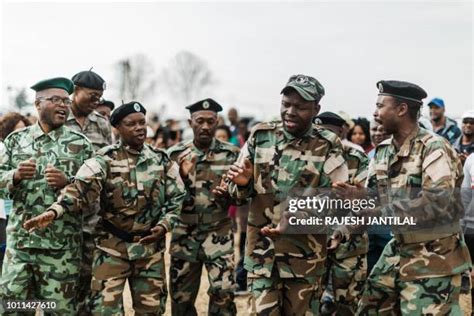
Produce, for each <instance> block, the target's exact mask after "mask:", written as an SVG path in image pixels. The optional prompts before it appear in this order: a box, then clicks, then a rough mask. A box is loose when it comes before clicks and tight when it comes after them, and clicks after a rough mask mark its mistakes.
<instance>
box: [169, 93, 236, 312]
mask: <svg viewBox="0 0 474 316" xmlns="http://www.w3.org/2000/svg"><path fill="white" fill-rule="evenodd" d="M187 109H188V110H189V111H190V112H191V119H190V120H189V124H190V126H191V128H192V129H193V133H194V139H193V140H190V141H186V142H182V143H179V144H177V145H175V146H173V147H172V148H170V149H169V154H170V157H171V159H173V160H175V161H176V162H178V163H179V165H180V173H181V176H182V177H183V180H184V183H185V185H186V198H185V201H184V204H183V210H182V213H181V215H180V217H179V224H178V225H177V227H176V228H175V229H174V230H173V233H172V237H171V243H170V254H171V265H170V294H171V300H172V301H171V302H172V303H171V311H172V314H173V315H177V316H178V315H180V316H182V315H197V313H196V308H195V307H194V303H195V301H196V296H197V294H198V291H199V284H200V280H201V271H202V266H203V264H204V265H205V267H206V269H207V272H208V278H209V291H208V294H209V311H208V313H209V315H235V314H236V307H235V304H234V294H233V291H234V238H233V232H232V223H231V220H230V218H229V217H228V216H227V210H228V208H229V206H230V204H231V202H232V201H231V199H230V198H229V196H228V194H227V195H222V193H223V192H222V190H221V187H219V188H216V187H217V186H218V185H219V184H220V182H221V180H222V177H223V175H225V173H226V172H227V170H228V169H229V167H230V166H231V165H232V163H233V162H234V161H235V160H236V159H237V156H238V154H239V149H238V148H237V147H235V146H233V145H231V144H229V143H224V142H221V141H219V140H218V139H216V138H214V133H215V130H216V128H217V123H218V122H217V113H218V112H219V111H221V110H222V107H221V106H220V105H219V104H218V103H217V102H216V101H214V100H212V99H205V100H202V101H199V102H197V103H195V104H193V105H190V106H188V107H187Z"/></svg>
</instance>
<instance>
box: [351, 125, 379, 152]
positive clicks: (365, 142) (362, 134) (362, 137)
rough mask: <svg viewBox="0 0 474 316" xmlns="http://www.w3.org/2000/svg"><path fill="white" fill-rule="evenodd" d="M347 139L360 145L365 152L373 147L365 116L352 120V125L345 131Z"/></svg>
mask: <svg viewBox="0 0 474 316" xmlns="http://www.w3.org/2000/svg"><path fill="white" fill-rule="evenodd" d="M347 139H349V140H350V141H351V142H353V143H354V144H356V145H359V146H361V147H362V149H363V150H364V152H365V153H366V154H368V153H369V152H370V151H371V150H372V149H373V148H374V146H373V145H372V141H371V140H370V132H369V121H368V120H367V119H366V118H361V117H359V118H358V119H355V120H354V127H353V128H351V129H350V130H349V132H348V133H347Z"/></svg>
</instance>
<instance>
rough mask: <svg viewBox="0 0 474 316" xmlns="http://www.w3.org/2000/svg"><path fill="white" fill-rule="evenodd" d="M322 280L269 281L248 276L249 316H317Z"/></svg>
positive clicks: (268, 279) (275, 278)
mask: <svg viewBox="0 0 474 316" xmlns="http://www.w3.org/2000/svg"><path fill="white" fill-rule="evenodd" d="M321 282H322V277H307V278H288V279H286V278H280V277H279V276H278V274H277V272H276V271H274V272H273V273H272V276H271V277H270V278H265V277H261V276H257V275H255V274H252V273H250V272H249V273H248V279H247V283H248V289H249V291H250V292H251V295H250V297H249V306H250V311H249V314H250V315H261V316H266V315H270V316H280V315H306V316H310V315H319V307H320V302H319V301H320V299H321V294H322V287H321Z"/></svg>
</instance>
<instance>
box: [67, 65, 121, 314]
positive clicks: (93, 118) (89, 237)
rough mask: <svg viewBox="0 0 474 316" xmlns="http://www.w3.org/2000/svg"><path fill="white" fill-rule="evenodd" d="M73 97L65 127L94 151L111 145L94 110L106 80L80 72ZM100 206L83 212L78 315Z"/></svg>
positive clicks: (82, 305)
mask: <svg viewBox="0 0 474 316" xmlns="http://www.w3.org/2000/svg"><path fill="white" fill-rule="evenodd" d="M72 81H73V82H74V94H73V98H72V106H71V112H70V114H69V117H68V119H67V121H66V126H68V127H70V128H72V129H73V130H75V131H78V132H80V133H82V134H84V135H85V136H87V138H89V140H90V141H91V142H92V145H93V146H94V150H95V151H98V150H99V149H101V148H104V147H105V146H108V145H111V144H112V133H111V127H110V123H109V120H108V119H107V118H106V117H104V116H102V115H101V114H99V113H98V112H97V111H96V110H97V107H98V106H99V104H100V101H101V97H102V94H103V93H104V90H105V81H104V79H102V77H101V76H99V75H98V74H97V73H95V72H93V71H91V70H89V71H81V72H79V73H77V74H75V75H74V76H73V77H72ZM98 212H99V203H95V204H94V205H92V206H91V208H90V209H89V210H84V212H83V216H84V226H83V247H82V261H81V283H80V285H79V286H80V288H79V290H78V292H77V300H78V312H79V315H87V314H89V311H88V309H87V299H88V297H89V296H90V292H91V290H90V286H89V285H90V281H91V278H92V275H91V274H92V254H93V252H94V248H95V245H94V237H93V235H94V229H95V226H96V225H97V221H98V220H99V217H98V216H97V213H98Z"/></svg>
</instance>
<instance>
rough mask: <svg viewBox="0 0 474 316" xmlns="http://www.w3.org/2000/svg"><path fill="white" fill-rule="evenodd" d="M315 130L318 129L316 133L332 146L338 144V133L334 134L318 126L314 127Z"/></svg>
mask: <svg viewBox="0 0 474 316" xmlns="http://www.w3.org/2000/svg"><path fill="white" fill-rule="evenodd" d="M313 128H315V129H316V132H317V133H318V135H319V136H321V137H322V138H324V139H325V140H327V141H328V142H329V143H331V144H335V143H336V142H337V140H338V138H339V137H338V136H337V135H336V133H334V132H333V131H330V130H328V129H325V128H321V127H319V126H316V125H313Z"/></svg>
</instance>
